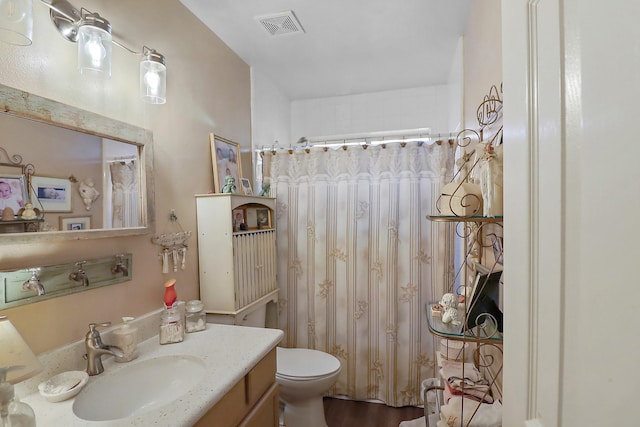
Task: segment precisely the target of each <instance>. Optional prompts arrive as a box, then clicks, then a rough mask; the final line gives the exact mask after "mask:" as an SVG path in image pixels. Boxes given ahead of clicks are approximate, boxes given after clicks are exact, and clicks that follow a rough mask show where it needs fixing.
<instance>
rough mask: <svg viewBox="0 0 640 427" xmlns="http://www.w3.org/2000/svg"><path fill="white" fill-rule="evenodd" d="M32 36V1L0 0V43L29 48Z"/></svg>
mask: <svg viewBox="0 0 640 427" xmlns="http://www.w3.org/2000/svg"><path fill="white" fill-rule="evenodd" d="M32 36H33V0H0V41H3V42H5V43H9V44H13V45H16V46H29V45H31V39H32Z"/></svg>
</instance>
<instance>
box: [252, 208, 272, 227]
mask: <svg viewBox="0 0 640 427" xmlns="http://www.w3.org/2000/svg"><path fill="white" fill-rule="evenodd" d="M256 222H257V223H258V228H259V229H266V228H271V209H256Z"/></svg>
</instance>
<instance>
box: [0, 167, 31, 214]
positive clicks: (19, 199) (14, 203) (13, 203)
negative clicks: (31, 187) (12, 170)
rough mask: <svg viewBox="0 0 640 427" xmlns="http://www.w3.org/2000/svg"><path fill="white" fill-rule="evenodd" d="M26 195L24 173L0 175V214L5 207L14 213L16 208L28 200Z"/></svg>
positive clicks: (16, 210) (18, 208)
mask: <svg viewBox="0 0 640 427" xmlns="http://www.w3.org/2000/svg"><path fill="white" fill-rule="evenodd" d="M28 197H29V193H28V191H27V181H26V179H25V176H24V175H1V176H0V215H2V213H3V212H4V209H5V208H11V209H12V210H13V214H14V215H16V214H17V213H18V210H20V209H21V208H23V207H24V204H25V203H27V202H28V201H29V200H28Z"/></svg>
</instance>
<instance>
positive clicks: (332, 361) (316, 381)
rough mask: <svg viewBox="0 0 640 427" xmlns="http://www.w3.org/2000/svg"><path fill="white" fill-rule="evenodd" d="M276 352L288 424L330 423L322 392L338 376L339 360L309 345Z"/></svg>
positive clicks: (289, 426)
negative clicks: (327, 418) (326, 418)
mask: <svg viewBox="0 0 640 427" xmlns="http://www.w3.org/2000/svg"><path fill="white" fill-rule="evenodd" d="M276 352H277V369H276V382H277V383H278V385H279V386H280V400H281V402H282V403H283V404H284V425H285V426H286V427H327V422H326V420H325V417H324V405H323V403H322V396H323V394H324V393H326V392H327V391H328V390H329V389H330V388H331V387H332V386H333V385H334V384H335V382H336V380H337V379H338V375H339V374H340V368H341V366H340V361H339V360H338V359H337V358H335V357H334V356H332V355H330V354H328V353H324V352H322V351H318V350H311V349H306V348H281V347H278V348H277V349H276Z"/></svg>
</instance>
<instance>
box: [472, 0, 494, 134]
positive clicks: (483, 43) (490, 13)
mask: <svg viewBox="0 0 640 427" xmlns="http://www.w3.org/2000/svg"><path fill="white" fill-rule="evenodd" d="M500 6H501V2H500V0H473V4H472V7H471V12H470V14H469V22H468V23H467V28H466V30H465V33H464V49H463V50H464V54H463V55H464V59H463V63H464V65H463V68H464V127H465V128H471V129H476V128H477V127H478V119H477V116H476V113H477V109H478V105H479V104H480V103H481V102H482V99H483V97H484V96H485V95H486V94H487V93H488V92H489V88H491V86H492V85H496V86H497V87H498V89H500V84H501V83H502V22H501V14H500Z"/></svg>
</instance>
